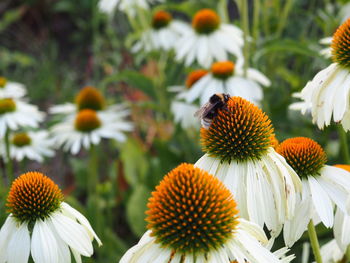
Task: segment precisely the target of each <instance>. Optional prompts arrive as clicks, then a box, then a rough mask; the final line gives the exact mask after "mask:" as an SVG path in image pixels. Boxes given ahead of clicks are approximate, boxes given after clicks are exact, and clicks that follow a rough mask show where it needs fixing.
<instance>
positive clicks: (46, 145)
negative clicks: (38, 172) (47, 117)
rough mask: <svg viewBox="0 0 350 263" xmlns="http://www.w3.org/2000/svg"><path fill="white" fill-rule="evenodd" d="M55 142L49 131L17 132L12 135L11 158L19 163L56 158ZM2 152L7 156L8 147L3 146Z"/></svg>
mask: <svg viewBox="0 0 350 263" xmlns="http://www.w3.org/2000/svg"><path fill="white" fill-rule="evenodd" d="M53 148H54V141H53V139H52V138H49V133H48V132H47V131H28V132H15V133H13V134H11V135H10V157H11V158H12V159H16V160H17V161H18V162H20V161H22V160H23V159H24V158H28V159H29V160H34V161H37V162H42V161H44V158H45V157H52V156H54V154H55V152H54V150H53ZM1 152H2V154H3V156H6V147H5V145H2V148H1Z"/></svg>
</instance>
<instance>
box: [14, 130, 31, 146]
mask: <svg viewBox="0 0 350 263" xmlns="http://www.w3.org/2000/svg"><path fill="white" fill-rule="evenodd" d="M31 142H32V139H31V138H30V137H29V135H28V134H27V133H25V132H18V133H15V134H14V135H13V137H12V143H13V144H14V145H15V146H17V147H23V146H27V145H30V143H31Z"/></svg>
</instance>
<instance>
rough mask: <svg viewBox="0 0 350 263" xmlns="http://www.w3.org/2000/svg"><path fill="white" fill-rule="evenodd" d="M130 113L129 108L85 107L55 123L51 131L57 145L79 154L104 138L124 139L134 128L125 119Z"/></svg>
mask: <svg viewBox="0 0 350 263" xmlns="http://www.w3.org/2000/svg"><path fill="white" fill-rule="evenodd" d="M128 115H129V110H127V109H120V111H119V112H118V113H116V112H113V113H111V112H98V111H94V110H91V109H83V110H81V111H79V112H78V113H76V115H75V116H71V117H69V118H65V119H64V120H63V121H62V122H60V123H58V124H55V125H54V126H53V127H52V129H51V131H52V135H53V138H54V140H55V143H56V145H57V146H62V147H63V149H64V150H65V151H70V152H71V153H72V154H77V153H78V152H79V151H80V149H81V148H85V149H89V148H90V147H91V145H95V144H99V143H100V141H101V139H102V138H106V139H115V140H116V141H120V142H122V141H124V140H125V139H126V135H125V134H124V132H128V131H131V130H132V129H133V125H132V124H131V123H130V122H128V121H126V120H125V119H124V118H125V117H127V116H128Z"/></svg>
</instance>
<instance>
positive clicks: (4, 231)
mask: <svg viewBox="0 0 350 263" xmlns="http://www.w3.org/2000/svg"><path fill="white" fill-rule="evenodd" d="M62 200H63V195H62V193H61V190H60V189H59V188H58V186H57V185H56V184H55V183H54V182H53V181H52V180H51V179H49V178H48V177H46V176H44V175H43V174H41V173H38V172H29V173H26V174H23V175H21V176H20V177H18V178H17V179H16V180H15V181H14V182H13V183H12V187H11V189H10V193H9V196H8V199H7V206H8V208H9V211H10V213H11V214H10V215H9V216H8V217H7V219H6V222H5V223H4V225H3V226H2V228H1V230H0V262H16V263H17V262H18V263H19V262H22V263H27V262H29V257H30V255H31V257H32V259H33V261H34V262H35V263H57V262H62V263H69V262H71V255H70V251H71V252H72V254H73V256H74V258H75V261H76V262H81V255H83V256H86V257H90V256H91V255H92V254H93V247H92V241H93V239H96V241H97V242H98V244H99V245H101V244H102V243H101V241H100V240H99V238H98V237H97V235H96V234H95V232H94V230H93V229H92V227H91V225H90V224H89V222H88V220H87V219H86V218H85V217H84V216H83V215H82V214H80V213H79V212H78V211H77V210H75V209H74V208H72V207H71V206H69V205H68V204H66V203H65V202H62ZM29 228H33V229H31V230H30V231H29Z"/></svg>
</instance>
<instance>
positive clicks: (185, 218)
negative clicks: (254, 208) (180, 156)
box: [120, 164, 282, 263]
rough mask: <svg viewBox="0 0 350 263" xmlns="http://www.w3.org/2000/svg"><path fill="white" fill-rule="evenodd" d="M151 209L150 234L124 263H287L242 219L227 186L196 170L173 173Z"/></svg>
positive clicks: (185, 167)
mask: <svg viewBox="0 0 350 263" xmlns="http://www.w3.org/2000/svg"><path fill="white" fill-rule="evenodd" d="M148 208H149V210H148V211H147V215H148V217H147V221H148V223H149V224H148V229H149V230H148V231H147V232H146V233H145V234H144V236H143V237H142V238H141V240H140V242H139V243H138V244H137V245H135V246H134V247H132V248H131V249H129V250H128V251H127V252H126V254H125V255H124V256H123V258H122V259H121V260H120V263H131V262H133V263H151V262H158V263H179V262H186V263H192V262H193V263H194V262H203V263H230V262H232V261H237V262H238V263H246V262H250V263H265V262H266V263H272V262H276V263H277V262H282V261H280V260H279V259H278V256H275V255H274V254H272V253H271V252H270V251H268V250H267V249H266V248H265V247H263V245H262V244H267V242H268V240H267V239H266V236H265V233H264V231H263V230H262V229H261V228H259V227H258V226H257V225H256V224H253V223H250V222H248V221H246V220H244V219H241V218H239V216H238V210H237V208H236V202H235V200H234V199H233V196H232V193H231V192H230V191H229V190H228V189H227V188H226V187H225V186H224V184H223V183H222V182H221V181H220V180H218V179H217V178H215V177H214V176H212V175H210V174H209V173H207V172H205V171H204V170H201V169H199V168H196V167H194V166H193V165H192V164H181V165H180V166H178V167H177V168H175V169H174V170H172V171H171V172H169V173H168V174H167V175H166V176H165V177H164V179H163V180H162V181H161V182H160V184H159V186H157V187H156V190H155V191H154V192H153V193H152V197H151V198H150V199H149V203H148ZM259 241H260V242H261V243H262V244H261V243H260V242H259Z"/></svg>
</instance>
